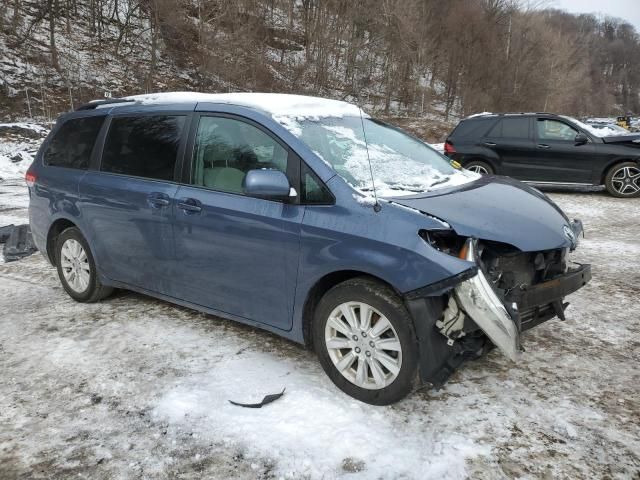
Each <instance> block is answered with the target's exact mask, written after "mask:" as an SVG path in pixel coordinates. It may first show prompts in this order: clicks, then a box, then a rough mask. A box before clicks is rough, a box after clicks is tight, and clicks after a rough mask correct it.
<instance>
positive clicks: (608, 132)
mask: <svg viewBox="0 0 640 480" xmlns="http://www.w3.org/2000/svg"><path fill="white" fill-rule="evenodd" d="M563 118H566V119H567V120H570V121H572V122H573V123H575V124H576V125H577V126H579V127H580V128H582V129H583V130H586V131H587V132H589V133H590V134H592V135H595V136H596V137H610V136H619V135H633V133H632V132H630V131H629V130H627V129H625V128H622V127H621V126H619V125H613V124H612V125H603V124H598V125H592V124H589V123H584V122H581V121H580V120H576V119H575V118H573V117H563Z"/></svg>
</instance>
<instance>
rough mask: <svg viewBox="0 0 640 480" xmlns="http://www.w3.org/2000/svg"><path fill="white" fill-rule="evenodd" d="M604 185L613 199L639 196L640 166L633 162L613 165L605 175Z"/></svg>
mask: <svg viewBox="0 0 640 480" xmlns="http://www.w3.org/2000/svg"><path fill="white" fill-rule="evenodd" d="M604 184H605V186H606V187H607V191H608V192H609V193H610V194H611V195H613V196H614V197H619V198H629V197H637V196H640V166H638V164H637V163H635V162H623V163H619V164H617V165H614V166H613V167H612V168H611V169H610V170H609V172H608V173H607V176H606V177H605V180H604Z"/></svg>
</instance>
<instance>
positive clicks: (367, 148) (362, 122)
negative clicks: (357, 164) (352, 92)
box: [357, 95, 382, 213]
mask: <svg viewBox="0 0 640 480" xmlns="http://www.w3.org/2000/svg"><path fill="white" fill-rule="evenodd" d="M357 98H358V110H359V112H360V124H361V125H362V136H363V137H364V148H365V149H366V150H367V162H369V173H370V174H371V186H372V187H373V198H374V200H375V203H374V204H373V211H374V212H376V213H378V212H379V211H380V210H382V206H381V205H380V202H378V194H377V192H376V183H375V181H374V180H373V167H371V158H370V157H369V143H368V142H367V133H366V132H365V131H364V119H363V118H362V107H361V106H360V105H359V104H360V96H359V95H358V97H357Z"/></svg>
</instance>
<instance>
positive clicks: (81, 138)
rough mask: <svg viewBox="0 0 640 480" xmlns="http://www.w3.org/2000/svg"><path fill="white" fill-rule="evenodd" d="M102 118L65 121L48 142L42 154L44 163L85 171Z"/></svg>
mask: <svg viewBox="0 0 640 480" xmlns="http://www.w3.org/2000/svg"><path fill="white" fill-rule="evenodd" d="M104 118H105V117H103V116H96V117H84V118H74V119H72V120H67V121H66V122H65V123H64V124H63V125H62V126H61V127H60V129H59V130H58V131H57V132H56V133H55V134H54V136H53V138H52V139H51V141H50V142H49V145H48V146H47V149H46V150H45V152H44V163H45V164H46V165H51V166H54V167H66V168H77V169H82V170H86V169H87V168H88V167H89V158H90V157H91V151H92V150H93V144H94V142H95V141H96V137H97V136H98V132H99V131H100V127H101V126H102V123H103V122H104Z"/></svg>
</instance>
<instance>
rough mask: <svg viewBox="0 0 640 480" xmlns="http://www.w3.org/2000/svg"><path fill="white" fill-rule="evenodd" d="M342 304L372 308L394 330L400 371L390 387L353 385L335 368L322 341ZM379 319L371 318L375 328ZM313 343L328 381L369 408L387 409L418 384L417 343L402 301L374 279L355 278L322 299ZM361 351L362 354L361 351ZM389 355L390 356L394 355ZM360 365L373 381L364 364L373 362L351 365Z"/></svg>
mask: <svg viewBox="0 0 640 480" xmlns="http://www.w3.org/2000/svg"><path fill="white" fill-rule="evenodd" d="M345 302H362V303H366V304H367V305H369V306H371V307H373V309H375V310H377V311H378V312H379V313H380V314H382V315H384V317H386V319H388V321H389V323H390V324H391V326H392V327H393V330H394V331H393V332H392V333H391V334H392V335H397V336H394V337H393V339H392V340H394V341H396V340H397V341H399V343H400V346H401V353H397V354H396V355H398V356H400V355H401V357H400V362H399V363H400V368H399V372H398V373H397V376H396V377H395V379H393V380H390V379H389V380H390V383H388V384H387V385H385V386H384V387H381V388H378V387H376V389H370V388H363V387H360V386H358V385H356V384H355V383H353V381H351V380H349V379H348V378H346V376H344V375H343V374H342V373H341V372H340V371H339V370H338V369H337V368H336V366H335V365H334V362H333V361H332V359H331V356H330V354H329V349H328V347H327V344H326V341H325V328H326V327H327V322H328V321H329V317H330V315H331V313H332V312H333V311H334V309H336V308H337V307H338V306H340V305H342V304H344V303H345ZM380 318H381V317H379V316H378V315H377V314H374V315H373V316H372V323H371V324H372V325H374V326H375V325H376V324H377V322H378V321H379V319H380ZM372 330H373V328H372ZM390 330H391V329H389V330H388V331H387V333H388V334H389V332H390ZM370 333H371V331H370ZM345 338H346V337H345ZM374 338H375V337H373V336H370V338H367V339H366V340H364V341H365V342H368V341H370V340H373V339H374ZM380 339H382V338H381V337H380V338H378V340H380ZM313 340H314V342H313V343H314V349H315V351H316V354H317V355H318V358H319V360H320V364H321V365H322V368H323V369H324V371H325V372H326V373H327V375H328V376H329V378H330V379H331V381H333V383H334V384H335V385H336V386H337V387H338V388H339V389H340V390H342V391H343V392H345V393H346V394H347V395H350V396H351V397H353V398H356V399H357V400H360V401H362V402H365V403H369V404H371V405H389V404H392V403H395V402H397V401H399V400H401V399H403V398H404V397H406V396H407V395H408V394H409V393H410V392H411V391H412V390H413V388H414V386H415V385H416V384H417V377H418V375H417V373H418V343H417V340H416V334H415V331H414V328H413V321H412V319H411V316H410V315H409V312H408V311H407V309H406V307H405V306H404V304H403V302H402V301H401V299H400V298H399V297H398V295H397V294H396V293H395V292H394V291H393V290H392V289H391V288H389V287H387V286H385V285H383V284H381V283H379V282H377V281H375V280H373V279H370V278H367V277H357V278H354V279H351V280H347V281H345V282H343V283H340V284H338V285H336V286H335V287H333V288H331V289H330V290H329V291H328V292H327V293H326V294H325V295H324V296H323V297H322V299H321V300H320V302H319V303H318V306H317V308H316V311H315V313H314V321H313ZM361 340H362V338H361ZM362 350H364V348H363V349H362ZM343 351H350V350H349V349H347V350H341V352H343ZM354 352H355V350H354ZM372 352H374V353H373V357H375V356H376V355H378V353H375V352H379V350H378V349H375V350H374V349H372ZM361 353H365V352H361ZM383 353H384V352H383ZM389 353H390V354H391V355H393V353H395V352H389ZM367 354H368V353H367ZM368 355H369V354H368ZM345 356H346V355H345ZM343 358H344V357H343ZM360 361H364V365H367V366H366V367H363V368H365V370H364V371H365V372H366V373H365V375H367V376H368V377H371V378H373V377H374V376H375V375H374V374H373V370H372V368H371V367H370V366H369V365H370V364H369V363H367V362H372V359H371V357H369V358H365V357H364V356H361V357H358V360H356V361H355V362H354V363H356V364H357V363H358V362H360ZM377 365H381V363H380V362H377ZM356 369H357V367H354V369H353V370H352V371H353V372H355V370H356ZM347 370H351V367H347V368H346V369H345V371H347ZM383 370H384V372H385V375H389V376H391V375H392V373H391V372H390V371H389V370H386V367H385V369H383Z"/></svg>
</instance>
